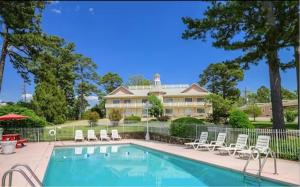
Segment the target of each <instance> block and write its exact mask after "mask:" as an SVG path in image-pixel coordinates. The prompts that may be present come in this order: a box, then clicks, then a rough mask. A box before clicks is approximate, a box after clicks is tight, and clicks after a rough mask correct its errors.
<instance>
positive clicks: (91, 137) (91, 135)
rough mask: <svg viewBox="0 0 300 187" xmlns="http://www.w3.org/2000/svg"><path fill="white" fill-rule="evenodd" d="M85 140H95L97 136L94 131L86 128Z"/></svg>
mask: <svg viewBox="0 0 300 187" xmlns="http://www.w3.org/2000/svg"><path fill="white" fill-rule="evenodd" d="M87 140H88V141H90V140H97V137H96V135H95V131H94V130H88V132H87Z"/></svg>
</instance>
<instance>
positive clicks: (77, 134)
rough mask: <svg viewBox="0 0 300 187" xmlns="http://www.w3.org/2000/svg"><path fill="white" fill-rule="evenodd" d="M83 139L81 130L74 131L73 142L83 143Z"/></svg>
mask: <svg viewBox="0 0 300 187" xmlns="http://www.w3.org/2000/svg"><path fill="white" fill-rule="evenodd" d="M83 140H84V137H83V133H82V130H76V131H75V141H83Z"/></svg>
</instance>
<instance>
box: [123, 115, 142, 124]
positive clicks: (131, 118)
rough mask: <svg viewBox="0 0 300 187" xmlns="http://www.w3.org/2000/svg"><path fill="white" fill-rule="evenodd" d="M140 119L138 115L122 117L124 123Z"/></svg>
mask: <svg viewBox="0 0 300 187" xmlns="http://www.w3.org/2000/svg"><path fill="white" fill-rule="evenodd" d="M140 121H141V117H139V116H134V115H131V116H127V117H125V118H124V123H130V122H140Z"/></svg>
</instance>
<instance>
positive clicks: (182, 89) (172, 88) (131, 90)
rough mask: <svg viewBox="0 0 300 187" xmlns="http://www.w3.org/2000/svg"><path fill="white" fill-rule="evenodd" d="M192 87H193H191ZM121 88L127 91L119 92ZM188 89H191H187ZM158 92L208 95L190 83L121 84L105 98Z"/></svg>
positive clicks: (180, 94)
mask: <svg viewBox="0 0 300 187" xmlns="http://www.w3.org/2000/svg"><path fill="white" fill-rule="evenodd" d="M192 87H194V88H195V89H191V88H192ZM120 89H123V90H124V91H126V92H128V93H125V94H124V93H121V94H120V93H119V90H120ZM189 89H191V90H190V91H189ZM153 92H160V93H163V95H164V97H167V96H175V97H176V96H201V95H208V94H209V92H208V91H207V90H206V89H204V88H202V87H200V86H199V85H197V84H192V85H161V86H154V85H150V86H129V87H125V86H121V87H119V88H117V89H115V90H114V91H112V92H111V93H110V94H108V95H107V96H105V97H106V98H118V97H147V96H148V95H149V93H153Z"/></svg>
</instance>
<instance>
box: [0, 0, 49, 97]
mask: <svg viewBox="0 0 300 187" xmlns="http://www.w3.org/2000/svg"><path fill="white" fill-rule="evenodd" d="M45 3H46V2H43V1H22V2H15V1H0V24H2V27H1V29H2V30H0V37H2V48H1V56H0V92H1V88H2V81H3V73H4V66H5V62H6V57H7V56H8V57H9V61H10V62H11V63H12V64H13V67H14V68H15V69H16V70H17V72H18V73H20V74H21V76H22V77H23V78H24V79H25V80H26V81H28V79H29V78H28V73H29V72H30V70H29V68H30V65H31V64H32V63H33V61H34V60H33V59H34V58H35V56H36V55H38V53H39V46H40V45H41V43H42V41H41V38H42V35H41V29H40V18H41V13H42V10H43V9H44V6H45Z"/></svg>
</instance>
